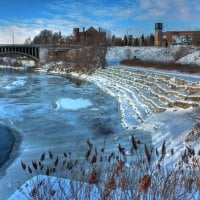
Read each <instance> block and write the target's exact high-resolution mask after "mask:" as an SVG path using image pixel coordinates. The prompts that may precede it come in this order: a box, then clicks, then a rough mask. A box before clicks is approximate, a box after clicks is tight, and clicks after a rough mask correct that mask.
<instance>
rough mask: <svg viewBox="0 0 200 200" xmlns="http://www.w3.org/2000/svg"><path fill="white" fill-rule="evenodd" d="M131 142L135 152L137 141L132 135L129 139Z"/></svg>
mask: <svg viewBox="0 0 200 200" xmlns="http://www.w3.org/2000/svg"><path fill="white" fill-rule="evenodd" d="M131 141H132V146H133V148H134V149H135V150H137V141H136V140H135V138H134V136H133V135H132V137H131Z"/></svg>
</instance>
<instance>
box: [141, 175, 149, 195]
mask: <svg viewBox="0 0 200 200" xmlns="http://www.w3.org/2000/svg"><path fill="white" fill-rule="evenodd" d="M150 184H151V177H150V176H149V175H144V176H143V177H142V178H141V179H140V189H141V190H142V191H143V192H144V193H147V191H148V188H149V186H150Z"/></svg>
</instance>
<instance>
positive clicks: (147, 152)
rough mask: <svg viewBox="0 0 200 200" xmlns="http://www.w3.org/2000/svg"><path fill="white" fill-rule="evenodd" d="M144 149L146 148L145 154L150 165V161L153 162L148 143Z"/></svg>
mask: <svg viewBox="0 0 200 200" xmlns="http://www.w3.org/2000/svg"><path fill="white" fill-rule="evenodd" d="M144 150H145V155H146V158H147V161H148V164H149V165H150V163H151V153H150V152H149V150H148V147H147V145H146V144H145V145H144Z"/></svg>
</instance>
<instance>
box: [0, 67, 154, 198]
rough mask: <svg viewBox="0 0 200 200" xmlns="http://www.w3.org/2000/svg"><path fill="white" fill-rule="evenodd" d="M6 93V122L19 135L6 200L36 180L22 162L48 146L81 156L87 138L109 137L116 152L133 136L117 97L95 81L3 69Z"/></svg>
mask: <svg viewBox="0 0 200 200" xmlns="http://www.w3.org/2000/svg"><path fill="white" fill-rule="evenodd" d="M0 96H1V98H0V124H1V125H3V126H6V127H7V128H9V129H11V130H13V134H14V136H15V138H16V139H15V142H14V147H13V150H12V152H11V154H10V159H9V160H8V161H7V162H6V163H5V164H4V165H3V166H2V167H1V168H0V193H1V195H2V196H1V199H2V197H3V199H4V198H5V199H6V198H7V197H8V196H9V195H10V194H12V193H13V192H14V191H15V190H16V188H17V186H18V181H19V182H20V185H21V184H22V183H23V182H24V181H25V180H27V179H28V178H30V177H27V175H26V174H25V173H23V172H22V170H21V165H20V162H21V160H23V161H24V162H31V160H35V159H39V158H40V155H41V154H42V153H43V152H44V151H46V152H47V151H48V150H51V151H52V152H53V153H54V154H61V153H63V152H64V151H70V152H71V153H73V155H75V157H76V159H79V160H81V159H84V156H85V150H86V148H87V146H86V140H87V138H90V140H91V141H92V142H93V143H95V145H96V146H98V147H99V148H100V147H101V146H102V145H103V142H104V140H105V141H106V145H107V147H108V151H115V150H117V145H118V144H119V143H121V144H122V145H123V144H124V145H125V144H126V143H127V142H128V137H129V136H130V134H131V132H126V131H125V130H124V129H123V128H122V126H121V124H120V114H119V111H118V105H117V103H116V102H115V100H114V99H113V98H112V97H110V96H109V95H107V94H105V93H103V92H102V91H101V90H100V89H99V88H98V87H97V86H95V85H94V84H91V83H87V82H80V81H78V80H69V79H67V78H65V77H60V76H53V75H39V74H30V73H25V72H21V73H19V72H13V71H10V72H8V71H6V70H1V72H0ZM147 140H148V141H149V140H150V138H149V139H147ZM10 146H11V145H8V148H9V147H10ZM1 153H2V152H1ZM19 174H20V176H19Z"/></svg>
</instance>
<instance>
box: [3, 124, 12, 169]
mask: <svg viewBox="0 0 200 200" xmlns="http://www.w3.org/2000/svg"><path fill="white" fill-rule="evenodd" d="M14 142H15V136H14V135H13V132H12V131H11V129H9V128H8V127H6V126H3V125H2V124H0V168H1V167H2V166H3V164H4V163H5V162H6V161H7V160H8V159H9V155H10V152H11V151H12V149H13V146H14Z"/></svg>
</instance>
